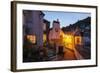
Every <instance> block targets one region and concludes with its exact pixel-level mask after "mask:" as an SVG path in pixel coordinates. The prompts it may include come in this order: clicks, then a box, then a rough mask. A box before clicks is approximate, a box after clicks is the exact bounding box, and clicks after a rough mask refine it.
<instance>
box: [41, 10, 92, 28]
mask: <svg viewBox="0 0 100 73" xmlns="http://www.w3.org/2000/svg"><path fill="white" fill-rule="evenodd" d="M43 13H44V14H45V16H44V19H46V20H48V21H50V27H52V22H53V20H57V19H59V21H60V27H63V26H68V25H70V24H73V23H75V22H77V21H78V20H82V19H85V18H87V17H88V16H91V14H90V13H82V12H81V13H79V12H54V11H43Z"/></svg>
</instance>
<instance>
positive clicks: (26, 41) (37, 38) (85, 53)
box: [23, 10, 91, 62]
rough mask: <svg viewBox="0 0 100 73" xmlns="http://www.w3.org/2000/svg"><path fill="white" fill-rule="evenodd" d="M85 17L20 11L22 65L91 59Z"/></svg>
mask: <svg viewBox="0 0 100 73" xmlns="http://www.w3.org/2000/svg"><path fill="white" fill-rule="evenodd" d="M90 21H91V16H90V14H89V13H74V12H73V13H72V12H54V11H51V12H50V11H34V10H33V11H32V10H23V62H42V61H63V60H84V59H91V23H90Z"/></svg>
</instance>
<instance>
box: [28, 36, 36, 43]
mask: <svg viewBox="0 0 100 73" xmlns="http://www.w3.org/2000/svg"><path fill="white" fill-rule="evenodd" d="M27 39H28V40H29V41H30V42H31V43H33V44H35V43H36V36H35V35H27Z"/></svg>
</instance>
